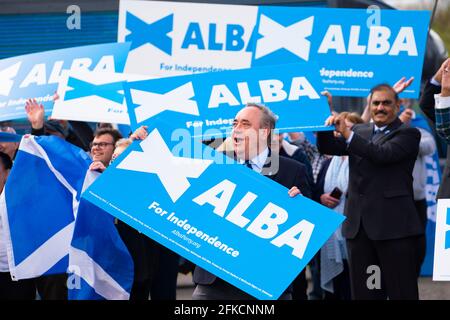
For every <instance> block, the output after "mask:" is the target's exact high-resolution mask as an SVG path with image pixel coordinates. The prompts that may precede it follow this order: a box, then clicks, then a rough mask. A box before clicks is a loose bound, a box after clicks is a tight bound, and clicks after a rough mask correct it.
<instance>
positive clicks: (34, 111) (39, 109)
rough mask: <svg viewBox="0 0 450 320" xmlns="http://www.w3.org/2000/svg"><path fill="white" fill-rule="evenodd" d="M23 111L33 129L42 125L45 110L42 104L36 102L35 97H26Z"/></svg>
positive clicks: (40, 127)
mask: <svg viewBox="0 0 450 320" xmlns="http://www.w3.org/2000/svg"><path fill="white" fill-rule="evenodd" d="M25 111H26V113H27V117H28V121H30V123H31V127H32V128H33V129H42V128H43V127H44V116H45V111H44V106H43V105H42V104H39V103H37V101H36V99H28V100H27V102H26V103H25Z"/></svg>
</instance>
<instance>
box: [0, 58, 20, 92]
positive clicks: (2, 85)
mask: <svg viewBox="0 0 450 320" xmlns="http://www.w3.org/2000/svg"><path fill="white" fill-rule="evenodd" d="M21 64H22V63H21V62H17V63H15V64H13V65H12V66H9V67H7V68H5V69H3V70H0V95H2V96H5V97H7V96H9V93H10V92H11V89H12V87H13V85H14V80H13V79H14V78H15V77H16V76H17V73H18V72H19V68H20V65H21Z"/></svg>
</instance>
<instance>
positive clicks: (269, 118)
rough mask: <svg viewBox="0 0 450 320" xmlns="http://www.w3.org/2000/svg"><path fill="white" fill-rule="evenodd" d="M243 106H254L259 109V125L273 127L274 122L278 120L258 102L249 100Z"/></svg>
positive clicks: (271, 128)
mask: <svg viewBox="0 0 450 320" xmlns="http://www.w3.org/2000/svg"><path fill="white" fill-rule="evenodd" d="M245 107H246V108H247V107H255V108H258V109H259V110H261V127H262V128H269V129H270V130H273V129H275V123H276V122H277V120H278V116H277V115H276V114H275V113H273V112H272V110H270V109H269V108H268V107H266V106H265V105H263V104H260V103H254V102H249V103H247V104H246V105H245Z"/></svg>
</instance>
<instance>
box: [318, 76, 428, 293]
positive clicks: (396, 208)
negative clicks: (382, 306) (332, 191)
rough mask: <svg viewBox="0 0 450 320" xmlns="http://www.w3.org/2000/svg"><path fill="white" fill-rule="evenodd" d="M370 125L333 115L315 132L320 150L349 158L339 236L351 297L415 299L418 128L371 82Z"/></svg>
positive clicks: (389, 92)
mask: <svg viewBox="0 0 450 320" xmlns="http://www.w3.org/2000/svg"><path fill="white" fill-rule="evenodd" d="M369 106H370V115H371V118H372V120H373V122H372V123H365V124H358V125H355V126H354V127H353V128H352V129H351V130H350V129H349V128H348V127H347V126H346V125H345V122H344V121H343V119H341V118H340V117H339V116H331V117H330V118H328V119H327V121H326V124H327V125H334V126H335V130H336V131H338V132H339V133H340V134H341V137H338V138H337V137H334V135H333V132H332V131H327V132H320V133H319V134H318V141H317V143H318V147H319V151H320V152H321V153H325V154H332V155H349V162H350V164H349V187H348V194H347V202H346V207H345V215H346V217H347V219H346V220H345V221H344V223H343V225H342V235H343V236H344V237H345V238H346V240H347V241H346V244H347V249H348V255H349V267H350V281H351V291H352V298H353V299H363V300H369V299H386V298H387V297H388V298H389V299H391V300H394V299H411V300H416V299H418V287H417V270H416V266H417V263H416V262H415V261H416V259H417V257H416V254H417V252H416V251H417V250H416V248H417V241H418V236H420V235H421V234H422V233H423V228H422V227H421V222H420V219H419V214H418V213H417V210H416V208H415V206H414V197H413V178H412V171H413V168H414V163H415V160H416V158H417V154H418V150H419V142H420V132H419V131H418V130H417V129H415V128H410V127H407V126H405V125H404V124H403V123H402V122H401V121H400V119H399V118H398V117H397V114H398V112H399V108H400V102H399V98H398V95H397V93H396V92H395V90H394V89H393V88H392V87H391V86H389V85H386V84H382V85H378V86H376V87H374V88H373V89H372V90H371V93H370V96H369Z"/></svg>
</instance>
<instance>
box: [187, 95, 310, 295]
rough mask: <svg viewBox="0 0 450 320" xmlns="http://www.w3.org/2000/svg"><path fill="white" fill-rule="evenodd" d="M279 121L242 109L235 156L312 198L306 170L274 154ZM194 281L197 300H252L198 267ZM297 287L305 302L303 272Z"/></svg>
mask: <svg viewBox="0 0 450 320" xmlns="http://www.w3.org/2000/svg"><path fill="white" fill-rule="evenodd" d="M276 120H277V119H276V116H275V115H274V114H273V113H272V111H270V109H268V108H267V107H266V106H264V105H260V104H254V103H249V104H247V105H246V106H245V107H244V108H242V109H241V110H240V111H239V112H238V113H237V115H236V117H235V119H234V121H233V132H232V135H231V139H232V145H233V147H232V148H233V155H232V156H233V157H234V158H235V159H236V160H237V161H238V162H239V163H241V164H242V165H245V166H247V167H248V168H249V169H251V170H253V171H256V172H258V173H260V174H263V175H265V176H266V177H268V178H270V179H272V180H274V181H275V182H278V183H280V184H282V185H283V186H285V187H286V188H288V189H289V190H288V194H289V196H291V197H295V196H297V195H299V194H300V193H301V194H302V195H303V196H306V197H311V187H310V186H309V183H308V179H307V171H306V167H305V166H304V165H303V164H301V163H299V162H297V161H295V160H292V159H288V158H285V157H282V156H279V155H278V154H277V153H276V152H275V151H277V150H278V149H279V148H278V147H277V148H273V150H272V149H271V144H272V132H273V129H274V128H275V123H276ZM228 151H230V150H228ZM255 268H257V266H255ZM193 280H194V282H195V283H196V284H197V287H196V289H195V291H194V293H193V296H192V298H193V299H194V300H222V299H223V300H234V299H242V300H247V299H253V297H251V296H250V295H248V294H246V293H245V292H243V291H241V290H239V289H237V288H236V287H234V286H232V285H230V284H228V283H227V282H225V281H223V280H221V279H218V278H217V277H216V276H214V275H213V274H211V273H209V272H207V271H205V270H203V269H201V268H199V267H196V268H195V270H194V279H193ZM297 286H298V287H299V288H301V289H299V290H301V291H303V292H302V293H303V297H304V298H305V299H306V278H305V272H304V270H303V271H302V272H301V273H300V275H299V276H298V278H297V279H296V281H295V282H294V290H297V289H295V287H297ZM292 289H293V287H292V286H290V287H289V288H288V289H287V290H286V291H285V292H284V293H283V294H282V295H281V297H280V299H282V300H290V299H292Z"/></svg>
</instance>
